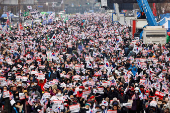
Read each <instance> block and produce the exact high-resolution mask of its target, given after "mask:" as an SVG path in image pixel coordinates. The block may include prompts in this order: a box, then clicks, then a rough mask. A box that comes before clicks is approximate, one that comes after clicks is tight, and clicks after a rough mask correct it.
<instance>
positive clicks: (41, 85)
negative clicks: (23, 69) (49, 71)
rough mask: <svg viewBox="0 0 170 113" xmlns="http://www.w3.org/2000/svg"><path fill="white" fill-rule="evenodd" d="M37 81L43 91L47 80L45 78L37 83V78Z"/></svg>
mask: <svg viewBox="0 0 170 113" xmlns="http://www.w3.org/2000/svg"><path fill="white" fill-rule="evenodd" d="M37 81H38V85H39V86H40V87H41V90H42V91H44V85H45V83H46V81H47V80H46V79H45V80H44V82H43V83H39V80H37Z"/></svg>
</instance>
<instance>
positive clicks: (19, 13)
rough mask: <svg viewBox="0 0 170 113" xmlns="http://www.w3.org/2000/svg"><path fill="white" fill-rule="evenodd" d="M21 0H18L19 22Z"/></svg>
mask: <svg viewBox="0 0 170 113" xmlns="http://www.w3.org/2000/svg"><path fill="white" fill-rule="evenodd" d="M20 2H21V1H20V0H18V7H19V23H20Z"/></svg>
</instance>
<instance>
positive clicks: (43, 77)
mask: <svg viewBox="0 0 170 113" xmlns="http://www.w3.org/2000/svg"><path fill="white" fill-rule="evenodd" d="M37 79H45V76H44V75H38V77H37Z"/></svg>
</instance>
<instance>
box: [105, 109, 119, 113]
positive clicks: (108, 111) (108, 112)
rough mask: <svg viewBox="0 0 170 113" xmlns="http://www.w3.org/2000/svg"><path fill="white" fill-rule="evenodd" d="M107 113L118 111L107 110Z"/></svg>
mask: <svg viewBox="0 0 170 113" xmlns="http://www.w3.org/2000/svg"><path fill="white" fill-rule="evenodd" d="M107 113H117V111H116V110H107Z"/></svg>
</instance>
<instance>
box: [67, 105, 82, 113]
mask: <svg viewBox="0 0 170 113" xmlns="http://www.w3.org/2000/svg"><path fill="white" fill-rule="evenodd" d="M69 110H70V111H71V112H78V111H79V110H80V104H76V105H71V106H69Z"/></svg>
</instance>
